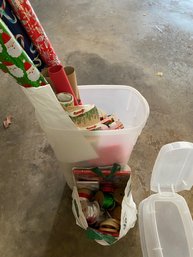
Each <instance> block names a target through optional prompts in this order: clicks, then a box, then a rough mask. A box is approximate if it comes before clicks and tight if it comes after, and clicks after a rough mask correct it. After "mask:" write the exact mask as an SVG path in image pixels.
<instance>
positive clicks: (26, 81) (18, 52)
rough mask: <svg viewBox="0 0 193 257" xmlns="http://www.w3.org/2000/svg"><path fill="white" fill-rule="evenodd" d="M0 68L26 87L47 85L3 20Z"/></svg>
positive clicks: (0, 32)
mask: <svg viewBox="0 0 193 257" xmlns="http://www.w3.org/2000/svg"><path fill="white" fill-rule="evenodd" d="M0 68H1V69H2V70H3V71H4V72H7V73H9V74H10V75H11V76H12V77H14V78H15V79H16V81H17V83H18V84H20V85H22V86H24V87H39V86H41V85H42V86H43V85H46V84H47V81H46V80H45V78H44V77H43V76H42V75H41V74H40V72H39V70H38V69H37V68H36V67H35V66H34V64H33V63H32V61H31V60H30V58H29V57H28V56H27V54H26V53H25V51H24V50H23V48H22V47H21V46H20V45H19V43H18V42H17V40H16V39H15V37H14V36H13V34H12V33H11V31H10V30H9V29H8V28H7V26H6V25H5V23H4V22H3V21H2V19H0Z"/></svg>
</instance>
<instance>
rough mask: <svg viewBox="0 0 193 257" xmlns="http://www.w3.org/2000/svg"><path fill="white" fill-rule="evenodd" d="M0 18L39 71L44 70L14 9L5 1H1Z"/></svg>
mask: <svg viewBox="0 0 193 257" xmlns="http://www.w3.org/2000/svg"><path fill="white" fill-rule="evenodd" d="M0 17H1V19H2V20H3V21H4V23H5V24H6V25H7V27H8V28H9V29H10V31H11V32H12V34H13V35H14V36H15V38H16V39H17V41H18V42H19V44H20V45H21V47H22V48H23V49H24V50H25V52H26V53H27V55H28V56H29V57H30V59H31V60H32V61H33V63H34V64H35V66H36V67H37V68H38V70H40V71H41V70H42V69H43V68H44V66H45V64H44V63H43V61H42V60H41V58H40V55H39V53H38V51H37V50H36V47H35V46H34V45H33V43H32V42H31V40H30V38H29V37H28V35H27V33H26V31H25V29H24V28H23V26H22V24H21V23H20V21H19V20H18V18H17V17H16V15H15V13H14V11H13V10H12V7H11V6H10V4H9V3H8V2H6V1H5V0H0Z"/></svg>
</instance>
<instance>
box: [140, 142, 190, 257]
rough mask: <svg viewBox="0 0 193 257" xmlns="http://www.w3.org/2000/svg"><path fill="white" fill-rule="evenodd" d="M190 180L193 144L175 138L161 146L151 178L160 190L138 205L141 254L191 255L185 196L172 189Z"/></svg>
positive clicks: (149, 256)
mask: <svg viewBox="0 0 193 257" xmlns="http://www.w3.org/2000/svg"><path fill="white" fill-rule="evenodd" d="M192 183H193V144H192V143H189V142H175V143H171V144H167V145H165V146H163V147H162V148H161V150H160V152H159V154H158V157H157V159H156V162H155V165H154V168H153V174H152V179H151V190H152V191H157V192H160V193H157V194H152V195H151V196H149V197H148V198H146V199H145V200H143V201H142V202H141V203H140V205H139V229H140V240H141V247H142V252H143V257H193V223H192V217H191V213H190V210H189V208H188V205H187V203H186V201H185V199H184V198H183V197H182V196H180V195H179V194H176V193H175V192H177V191H180V190H183V189H190V188H191V186H192ZM174 191H175V192H174ZM173 192H174V193H173Z"/></svg>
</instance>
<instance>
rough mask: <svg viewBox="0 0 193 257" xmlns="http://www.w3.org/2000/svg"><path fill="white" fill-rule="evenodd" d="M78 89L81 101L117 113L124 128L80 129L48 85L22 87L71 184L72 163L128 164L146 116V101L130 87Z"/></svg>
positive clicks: (101, 86) (73, 164)
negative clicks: (104, 129)
mask: <svg viewBox="0 0 193 257" xmlns="http://www.w3.org/2000/svg"><path fill="white" fill-rule="evenodd" d="M79 89H80V94H81V99H82V102H83V103H84V104H88V103H89V104H95V105H96V106H97V107H99V108H101V109H103V110H104V111H105V112H107V113H108V114H115V115H117V116H118V117H119V118H120V120H121V121H122V122H123V123H124V126H125V129H120V130H114V131H113V130H112V131H110V130H106V131H95V132H94V131H82V130H79V129H78V128H77V126H76V125H75V124H74V123H73V122H72V120H71V119H70V117H69V116H68V114H67V113H66V112H64V109H63V108H62V106H61V105H60V103H59V102H58V100H57V98H56V96H55V94H54V92H53V90H52V89H51V87H50V85H46V86H43V87H38V88H27V89H26V88H23V92H24V93H25V94H26V96H27V97H28V98H29V100H30V101H31V103H32V104H33V106H34V108H35V113H36V117H37V119H38V121H39V124H40V126H41V128H42V129H43V131H44V132H45V134H46V137H47V139H48V142H49V143H50V145H51V146H52V148H53V150H54V153H55V155H56V158H57V159H58V161H59V162H60V164H61V166H62V168H63V170H64V174H65V179H66V181H67V183H68V185H69V186H70V187H72V186H73V179H72V174H71V168H72V166H78V165H80V166H92V165H97V166H98V165H100V166H102V165H109V164H110V165H112V164H113V163H115V162H117V163H120V164H122V165H125V164H127V162H128V160H129V157H130V154H131V151H132V149H133V146H134V145H135V143H136V140H137V138H138V136H139V135H140V133H141V131H142V129H143V127H144V125H145V123H146V121H147V118H148V116H149V106H148V103H147V101H146V100H145V98H144V97H143V96H142V95H141V94H140V93H139V92H138V91H137V90H136V89H134V88H132V87H129V86H115V85H95V86H90V85H88V86H80V87H79Z"/></svg>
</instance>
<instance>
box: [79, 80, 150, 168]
mask: <svg viewBox="0 0 193 257" xmlns="http://www.w3.org/2000/svg"><path fill="white" fill-rule="evenodd" d="M79 89H80V95H81V99H82V102H83V103H85V104H86V103H90V104H95V105H96V106H97V107H98V108H101V109H102V110H104V111H105V112H106V113H107V114H115V115H116V116H117V117H118V118H119V119H120V120H121V122H122V123H123V124H124V129H120V130H112V131H110V130H106V131H105V130H103V131H84V132H82V133H83V135H84V136H85V137H86V139H87V140H88V141H89V142H90V144H91V145H92V146H93V148H94V149H95V151H96V153H97V155H98V158H97V159H94V160H89V161H86V162H81V163H79V165H81V166H87V165H88V166H90V165H100V166H101V165H108V164H112V163H114V162H118V163H121V164H126V163H127V162H128V160H129V157H130V154H131V152H132V150H133V147H134V145H135V143H136V141H137V138H138V136H139V135H140V133H141V131H142V129H143V127H144V126H145V123H146V121H147V118H148V116H149V105H148V103H147V101H146V99H145V98H144V97H143V96H142V95H141V94H140V93H139V92H138V91H137V90H136V89H134V88H133V87H130V86H120V85H92V86H91V85H88V86H80V87H79ZM82 150H83V149H82Z"/></svg>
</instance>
